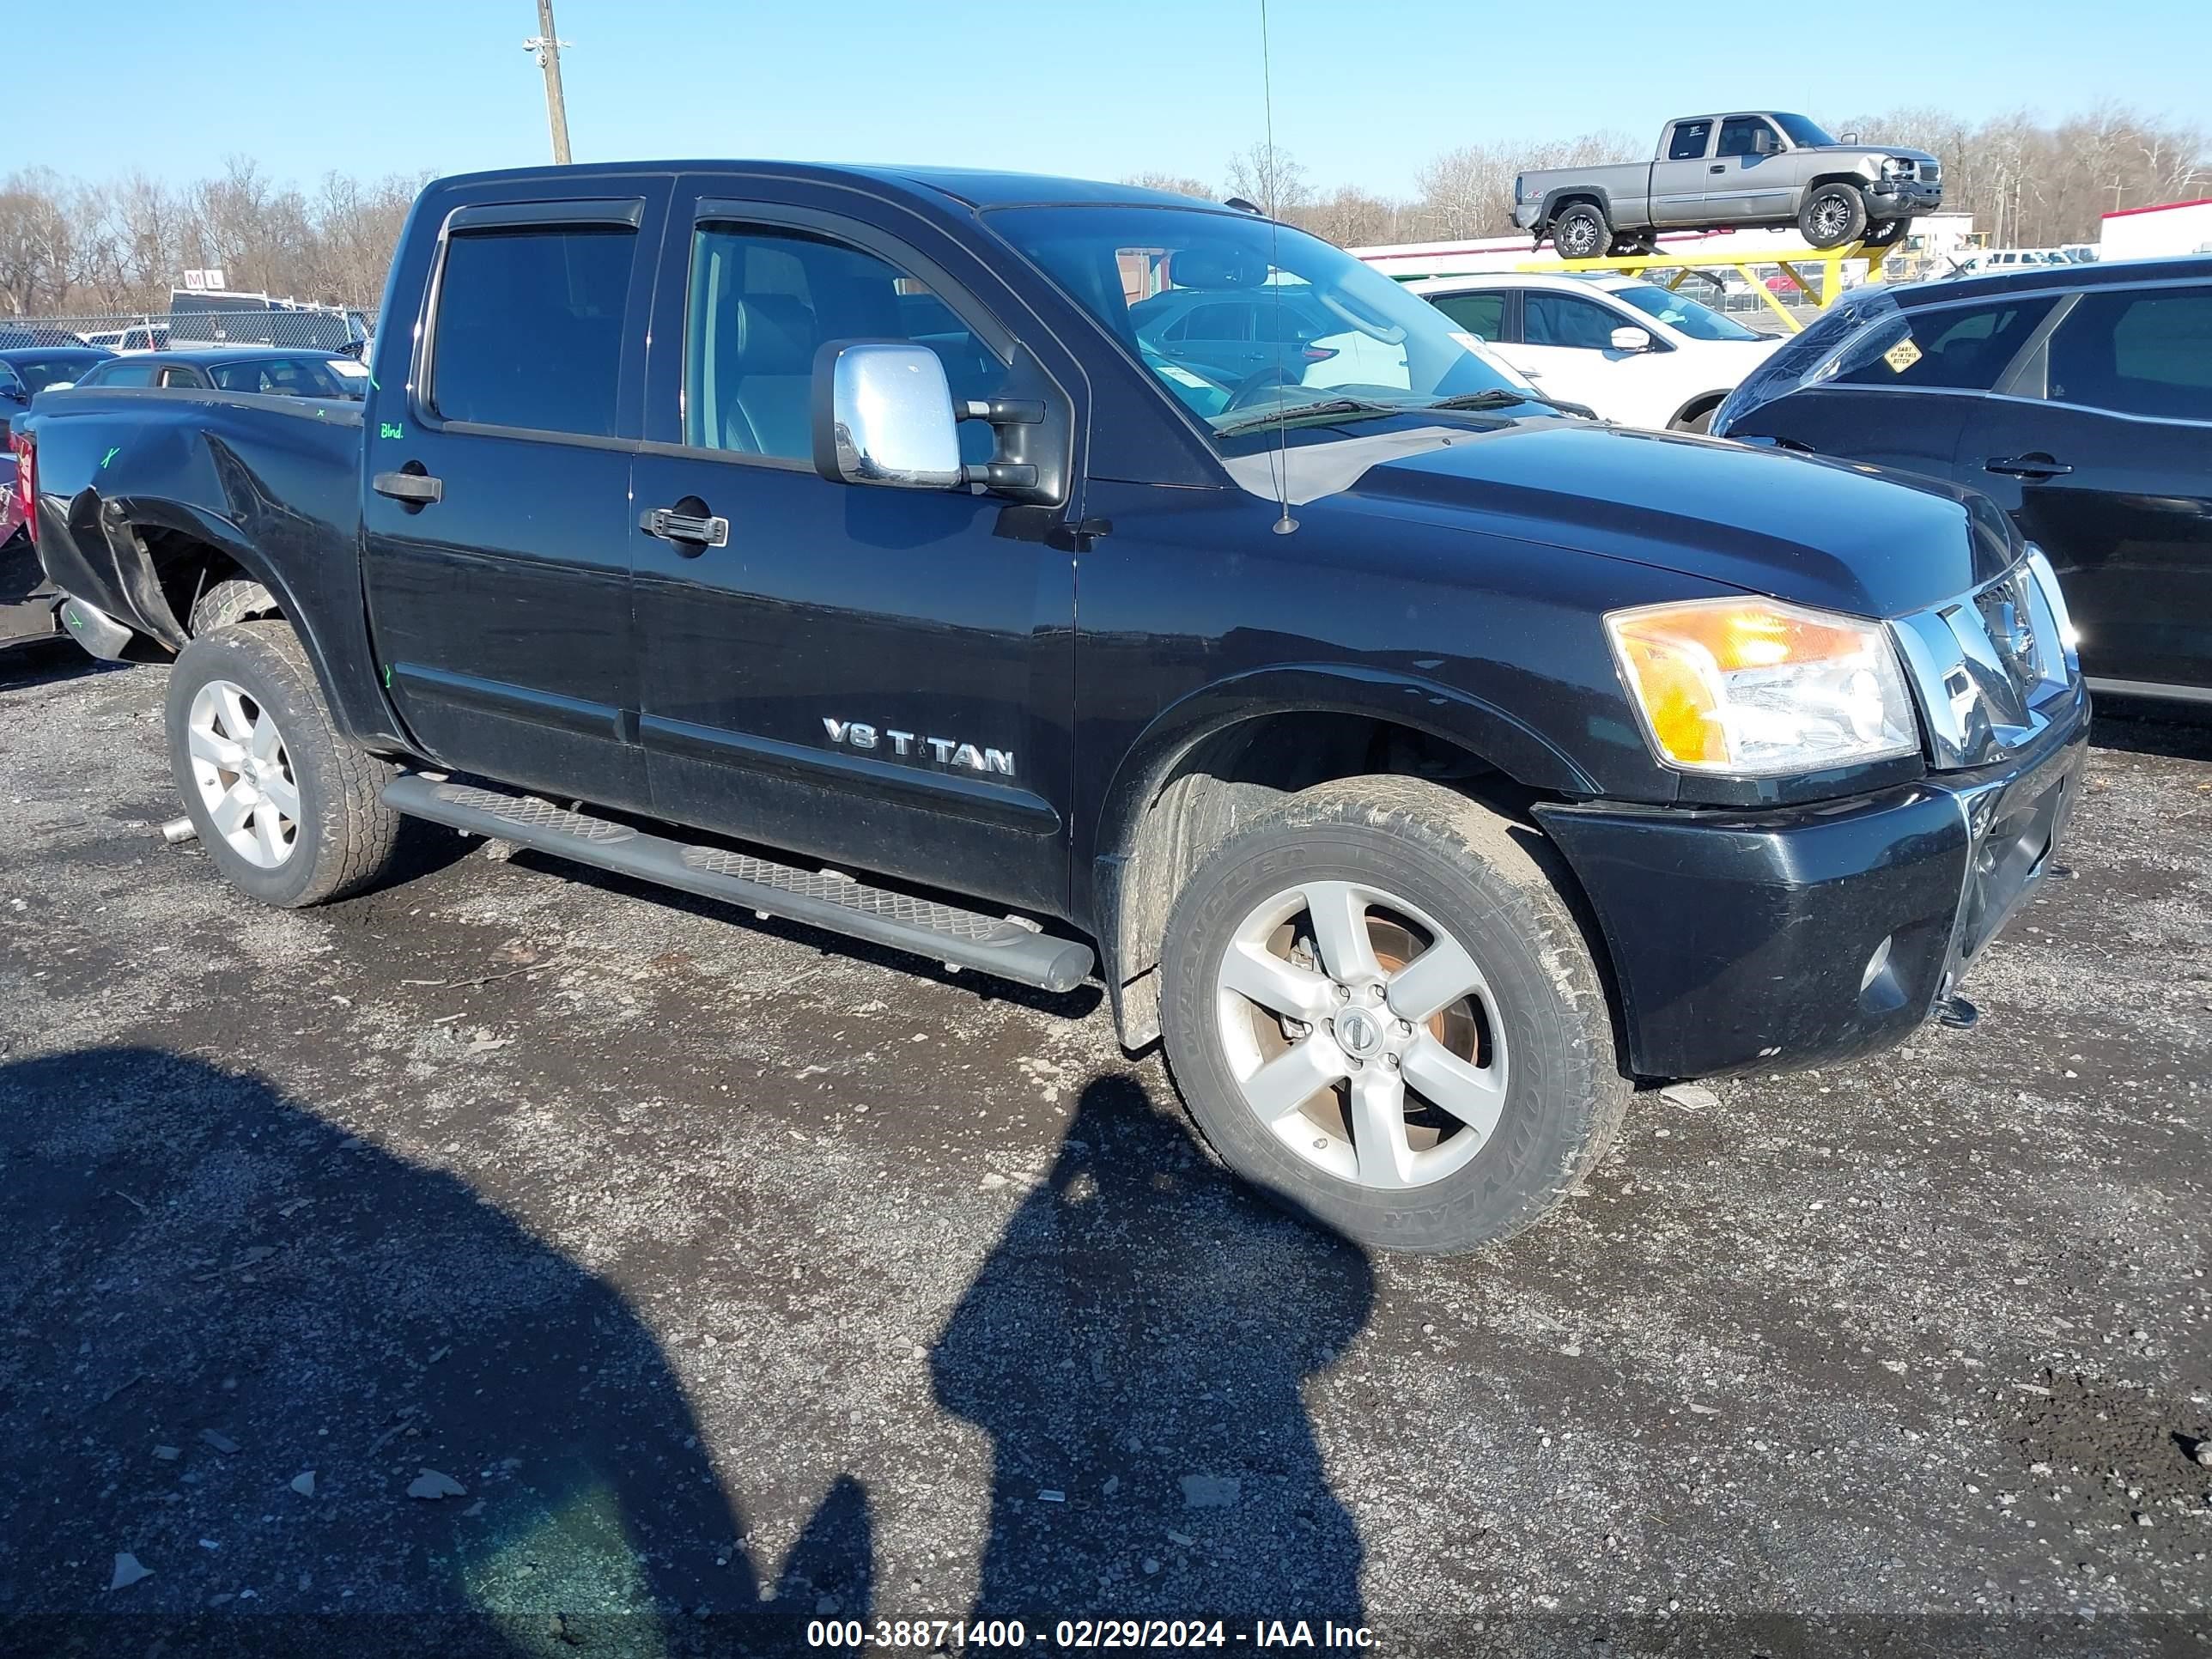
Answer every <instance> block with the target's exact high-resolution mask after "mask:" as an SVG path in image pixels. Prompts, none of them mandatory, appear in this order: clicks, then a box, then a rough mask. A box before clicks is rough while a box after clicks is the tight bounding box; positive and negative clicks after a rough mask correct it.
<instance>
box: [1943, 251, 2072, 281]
mask: <svg viewBox="0 0 2212 1659" xmlns="http://www.w3.org/2000/svg"><path fill="white" fill-rule="evenodd" d="M2076 263H2079V262H2078V261H2075V260H2073V259H2070V258H2068V257H2067V255H2066V254H2064V253H2063V252H2061V251H2060V250H2058V249H2057V248H2051V247H1999V248H1972V249H1969V250H1968V251H1966V252H1964V253H1961V254H1959V255H1958V256H1957V257H1956V258H1954V259H1953V260H1952V261H1951V263H1950V264H1949V265H1948V267H1947V268H1946V269H1945V270H1944V271H1943V275H1944V276H2002V275H2003V274H2004V273H2005V272H2007V271H2011V270H2033V269H2035V268H2037V267H2039V266H2043V265H2064V264H2076Z"/></svg>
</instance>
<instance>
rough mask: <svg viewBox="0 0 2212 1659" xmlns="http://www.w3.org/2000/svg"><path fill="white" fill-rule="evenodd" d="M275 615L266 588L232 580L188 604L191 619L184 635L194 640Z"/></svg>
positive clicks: (187, 623) (274, 602)
mask: <svg viewBox="0 0 2212 1659" xmlns="http://www.w3.org/2000/svg"><path fill="white" fill-rule="evenodd" d="M274 615H276V600H275V599H271V598H270V594H269V590H268V589H267V588H265V587H264V586H262V585H261V584H260V583H259V582H253V581H246V580H241V579H240V578H237V577H232V578H230V579H229V580H225V581H219V582H217V583H216V585H215V586H213V587H210V588H209V589H208V590H207V591H206V592H204V593H202V594H201V595H200V596H199V598H198V599H195V600H193V601H192V614H191V619H190V620H189V621H187V622H186V623H185V632H186V633H188V634H190V635H192V636H193V637H194V638H196V639H197V637H198V636H199V635H202V634H212V633H213V632H215V630H216V629H218V628H228V626H229V625H230V624H231V623H236V622H245V621H247V620H248V619H250V618H252V617H270V616H274Z"/></svg>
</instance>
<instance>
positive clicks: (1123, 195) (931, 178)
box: [431, 157, 1240, 213]
mask: <svg viewBox="0 0 2212 1659" xmlns="http://www.w3.org/2000/svg"><path fill="white" fill-rule="evenodd" d="M640 173H727V174H732V175H743V176H747V177H753V178H775V179H842V180H845V181H854V180H863V181H866V182H867V183H869V184H872V185H877V186H879V187H888V189H889V191H890V192H891V193H896V194H912V193H914V192H915V191H927V192H929V193H931V194H933V195H935V196H939V197H945V199H947V200H949V201H951V202H956V203H958V204H960V205H962V206H963V207H969V208H975V209H983V208H1000V207H1066V206H1095V205H1101V204H1109V203H1121V204H1132V205H1137V206H1153V207H1179V208H1190V207H1199V208H1211V209H1213V210H1216V211H1218V212H1221V213H1236V212H1238V211H1240V210H1238V209H1235V208H1231V207H1229V206H1226V205H1225V204H1222V203H1219V202H1210V201H1207V200H1206V199H1205V198H1204V197H1196V196H1181V195H1177V194H1176V193H1175V192H1174V191H1164V190H1150V189H1147V188H1146V187H1145V186H1144V185H1115V184H1105V183H1102V182H1101V181H1099V180H1097V179H1070V178H1065V177H1062V176H1060V175H1058V174H1054V173H1011V172H1004V171H1000V170H997V169H994V168H989V167H895V166H884V165H866V166H862V165H853V166H842V165H829V164H823V163H817V162H811V161H747V160H743V159H738V158H732V157H722V158H720V159H700V160H693V161H594V162H587V163H585V164H583V165H580V166H569V167H507V168H499V169H494V170H491V171H487V172H483V173H456V174H453V175H452V176H451V177H448V178H446V179H440V180H438V181H437V183H436V184H435V185H432V186H431V188H432V189H434V190H438V189H448V188H457V187H460V186H468V185H483V184H501V185H523V184H529V183H532V182H543V183H547V184H550V183H552V182H554V181H556V180H562V181H566V180H572V179H578V178H594V177H599V178H635V177H637V176H638V175H639V174H640Z"/></svg>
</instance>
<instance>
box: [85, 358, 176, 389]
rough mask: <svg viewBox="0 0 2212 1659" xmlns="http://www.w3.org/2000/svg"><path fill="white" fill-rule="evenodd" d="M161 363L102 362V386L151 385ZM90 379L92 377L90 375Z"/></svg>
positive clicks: (100, 369)
mask: <svg viewBox="0 0 2212 1659" xmlns="http://www.w3.org/2000/svg"><path fill="white" fill-rule="evenodd" d="M158 368H159V365H157V364H154V363H116V362H109V363H102V364H101V365H100V368H99V371H98V373H99V377H100V379H99V384H100V385H101V386H151V385H153V384H154V375H155V372H156V371H157V369H158ZM87 378H88V379H89V378H90V377H89V376H88V377H87Z"/></svg>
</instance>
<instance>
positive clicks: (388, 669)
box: [384, 663, 392, 691]
mask: <svg viewBox="0 0 2212 1659" xmlns="http://www.w3.org/2000/svg"><path fill="white" fill-rule="evenodd" d="M384 689H385V690H387V691H389V690H392V665H391V664H390V663H386V664H385V665H384Z"/></svg>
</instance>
